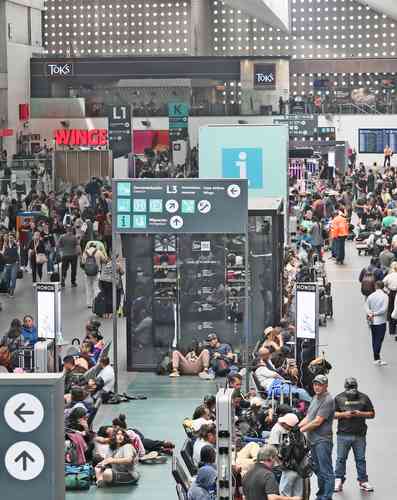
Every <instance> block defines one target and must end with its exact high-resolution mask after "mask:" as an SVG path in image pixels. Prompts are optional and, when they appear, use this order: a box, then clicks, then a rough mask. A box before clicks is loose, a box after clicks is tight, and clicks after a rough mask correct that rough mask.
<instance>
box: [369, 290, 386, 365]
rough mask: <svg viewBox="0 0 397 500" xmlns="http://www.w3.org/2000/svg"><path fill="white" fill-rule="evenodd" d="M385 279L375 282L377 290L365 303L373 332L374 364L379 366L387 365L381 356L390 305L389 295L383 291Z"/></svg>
mask: <svg viewBox="0 0 397 500" xmlns="http://www.w3.org/2000/svg"><path fill="white" fill-rule="evenodd" d="M383 288H384V283H383V281H377V282H376V283H375V291H374V292H373V293H371V295H369V296H368V299H367V301H366V303H365V311H366V313H367V320H368V323H369V326H370V328H371V333H372V349H373V351H374V364H375V365H377V366H385V365H387V363H386V361H383V360H382V359H381V357H380V352H381V350H382V344H383V341H384V339H385V333H386V323H387V309H388V306H389V297H388V296H387V295H386V294H385V292H384V291H383Z"/></svg>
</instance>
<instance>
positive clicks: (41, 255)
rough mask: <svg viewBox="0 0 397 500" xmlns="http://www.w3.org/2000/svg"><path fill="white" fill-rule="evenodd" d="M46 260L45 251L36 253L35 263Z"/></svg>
mask: <svg viewBox="0 0 397 500" xmlns="http://www.w3.org/2000/svg"><path fill="white" fill-rule="evenodd" d="M46 262H48V259H47V255H46V254H45V253H36V264H45V263H46Z"/></svg>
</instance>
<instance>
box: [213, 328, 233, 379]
mask: <svg viewBox="0 0 397 500" xmlns="http://www.w3.org/2000/svg"><path fill="white" fill-rule="evenodd" d="M207 342H208V343H209V347H208V351H209V353H210V367H211V369H210V373H214V374H215V376H218V377H225V376H226V375H228V374H229V373H232V372H234V373H236V372H238V368H237V366H236V364H235V363H236V355H235V354H233V351H232V348H231V346H230V345H229V344H221V343H220V342H219V339H218V336H217V334H216V333H210V334H209V335H208V337H207Z"/></svg>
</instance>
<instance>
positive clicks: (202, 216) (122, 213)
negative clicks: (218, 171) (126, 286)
mask: <svg viewBox="0 0 397 500" xmlns="http://www.w3.org/2000/svg"><path fill="white" fill-rule="evenodd" d="M113 192H114V193H115V195H116V196H115V199H116V202H115V203H114V205H113V207H114V208H113V210H114V212H113V225H114V228H113V229H114V231H115V232H118V233H147V234H158V233H237V234H243V233H245V232H246V228H247V224H248V185H247V180H246V179H237V180H236V179H227V180H226V179H217V180H213V179H154V180H152V179H150V180H147V179H134V180H128V179H127V180H117V181H113Z"/></svg>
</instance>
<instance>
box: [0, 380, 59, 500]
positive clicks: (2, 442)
mask: <svg viewBox="0 0 397 500" xmlns="http://www.w3.org/2000/svg"><path fill="white" fill-rule="evenodd" d="M63 406H64V403H63V376H62V375H57V374H23V375H15V374H9V375H8V374H6V375H1V376H0V433H1V436H0V463H1V465H0V485H1V494H2V498H3V496H4V498H10V499H12V500H26V498H32V499H36V498H40V500H64V499H65V486H64V422H63Z"/></svg>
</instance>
